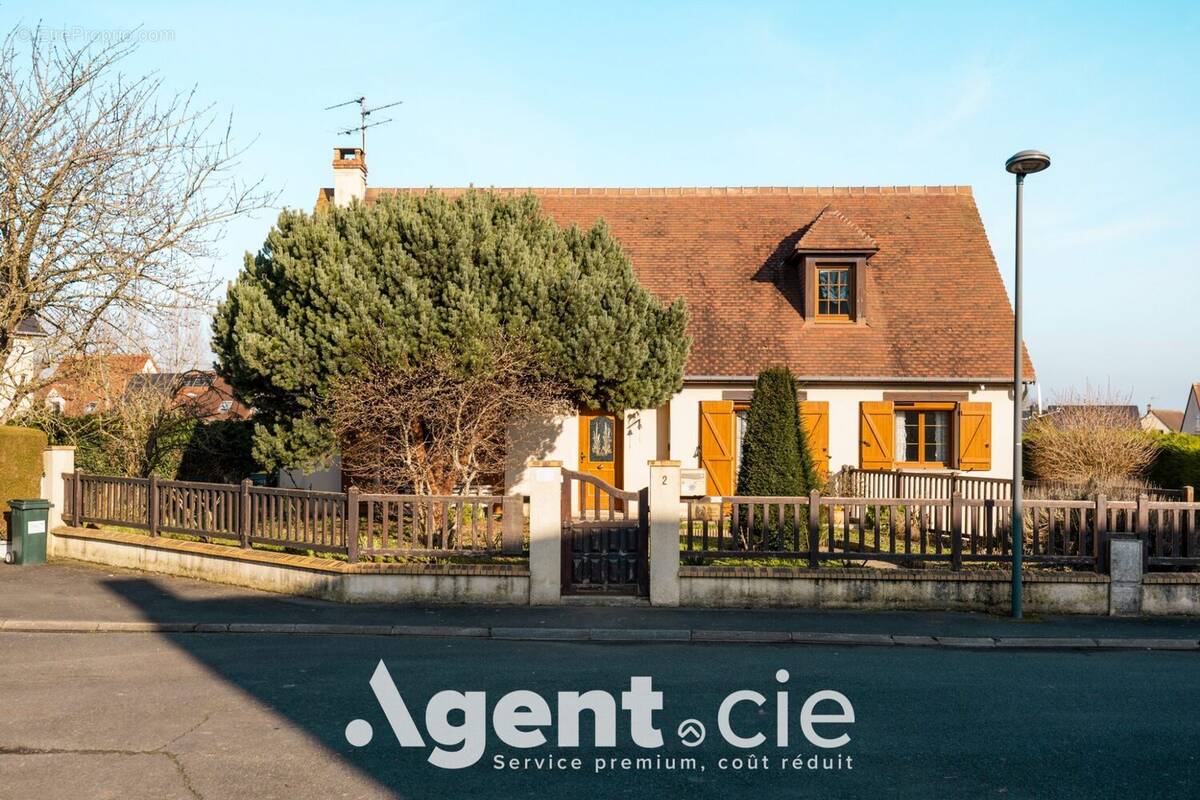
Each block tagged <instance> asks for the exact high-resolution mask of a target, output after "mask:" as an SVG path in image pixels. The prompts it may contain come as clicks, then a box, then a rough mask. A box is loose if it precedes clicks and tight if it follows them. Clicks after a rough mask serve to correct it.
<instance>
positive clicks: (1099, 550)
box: [1092, 494, 1108, 573]
mask: <svg viewBox="0 0 1200 800" xmlns="http://www.w3.org/2000/svg"><path fill="white" fill-rule="evenodd" d="M1092 555H1093V556H1094V557H1095V559H1096V572H1099V573H1104V572H1107V571H1108V498H1107V497H1105V496H1104V495H1103V494H1098V495H1096V535H1095V537H1094V538H1093V541H1092Z"/></svg>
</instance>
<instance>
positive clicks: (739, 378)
mask: <svg viewBox="0 0 1200 800" xmlns="http://www.w3.org/2000/svg"><path fill="white" fill-rule="evenodd" d="M795 378H796V382H797V383H919V384H931V383H954V384H979V383H985V384H987V383H992V384H1006V385H1007V384H1011V383H1012V378H1010V377H996V376H988V377H979V378H970V377H968V378H964V377H957V378H921V377H913V376H906V377H902V376H898V375H890V376H889V375H846V376H829V375H797V376H795ZM757 380H758V376H757V375H684V376H683V382H684V383H754V382H755V381H757ZM1024 382H1025V383H1036V380H1026V381H1024Z"/></svg>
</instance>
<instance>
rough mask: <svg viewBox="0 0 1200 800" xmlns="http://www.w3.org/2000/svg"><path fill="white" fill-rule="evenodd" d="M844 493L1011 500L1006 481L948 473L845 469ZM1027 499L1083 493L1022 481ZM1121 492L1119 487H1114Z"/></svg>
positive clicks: (1161, 496)
mask: <svg viewBox="0 0 1200 800" xmlns="http://www.w3.org/2000/svg"><path fill="white" fill-rule="evenodd" d="M840 475H841V477H842V484H841V485H842V487H843V488H842V489H841V491H843V492H844V493H846V494H848V495H853V496H855V497H895V498H900V499H920V500H939V499H940V500H949V499H950V498H951V496H953V495H954V494H955V493H958V494H961V495H962V496H963V497H964V498H968V499H979V500H1010V499H1012V481H1011V480H1009V479H1007V478H980V477H976V476H974V475H960V474H958V473H950V472H905V471H903V470H885V469H858V468H857V467H844V468H843V469H842V471H841V473H840ZM1024 487H1025V492H1026V493H1027V494H1030V495H1037V494H1040V495H1043V496H1044V495H1045V494H1048V493H1050V494H1068V493H1070V492H1072V491H1075V490H1082V489H1081V487H1080V486H1078V485H1076V484H1071V483H1067V482H1064V481H1025V483H1024ZM1117 488H1120V487H1117ZM1126 488H1127V489H1128V495H1127V496H1130V497H1136V496H1137V495H1139V494H1146V495H1148V496H1149V497H1150V499H1151V500H1152V501H1155V502H1166V501H1180V502H1191V500H1192V499H1193V496H1194V493H1193V492H1192V491H1191V490H1190V489H1158V488H1147V487H1143V486H1137V485H1130V486H1128V487H1126Z"/></svg>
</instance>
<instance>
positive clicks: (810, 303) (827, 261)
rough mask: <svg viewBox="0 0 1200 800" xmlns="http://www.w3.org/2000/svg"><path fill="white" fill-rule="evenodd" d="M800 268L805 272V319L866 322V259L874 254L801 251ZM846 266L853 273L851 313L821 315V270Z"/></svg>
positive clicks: (813, 322)
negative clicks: (819, 296)
mask: <svg viewBox="0 0 1200 800" xmlns="http://www.w3.org/2000/svg"><path fill="white" fill-rule="evenodd" d="M799 255H800V259H801V264H800V268H801V270H802V271H803V272H802V274H803V286H804V319H805V322H806V323H811V324H817V325H866V324H867V300H866V291H865V289H866V283H867V281H866V268H867V259H868V258H870V257H871V255H873V253H866V252H857V253H854V252H845V253H831V252H822V251H809V252H804V253H800V254H799ZM826 269H844V270H848V271H849V274H850V313H849V314H848V315H847V314H821V313H820V304H819V298H818V295H819V293H820V282H819V276H820V272H821V270H826Z"/></svg>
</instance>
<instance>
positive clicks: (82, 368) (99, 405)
mask: <svg viewBox="0 0 1200 800" xmlns="http://www.w3.org/2000/svg"><path fill="white" fill-rule="evenodd" d="M147 366H148V367H149V369H150V371H151V372H156V371H157V370H158V368H157V367H156V366H154V360H153V359H152V358H151V357H150V356H149V355H148V354H146V353H137V354H125V353H116V354H109V355H85V356H68V357H67V358H64V359H63V360H62V362H61V363H60V364H59V365H58V367H57V368H56V369H55V370H54V376H53V377H54V382H53V383H51V384H50V385H49V386H47V387H46V388H45V389H43V390H42V391H41V392H39V396H40V397H41V399H43V400H44V399H46V397H48V396H49V395H50V394H51V393H53V394H54V396H56V397H57V398H59V399H60V400H61V401H62V402H63V408H62V411H63V413H64V414H67V415H70V416H77V415H80V414H84V413H90V411H89V406H90V407H91V411H103V410H104V409H106V408H108V407H109V405H110V404H111V402H112V400H113V399H114V398H116V397H119V396H120V395H121V394H123V393H124V392H125V389H126V386H127V385H128V383H129V381H130V380H131V379H132V377H133V376H135V375H137V374H139V373H142V372H143V371H145V370H146V369H147Z"/></svg>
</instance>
